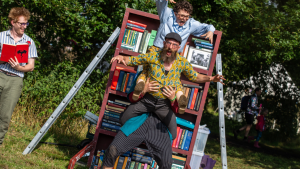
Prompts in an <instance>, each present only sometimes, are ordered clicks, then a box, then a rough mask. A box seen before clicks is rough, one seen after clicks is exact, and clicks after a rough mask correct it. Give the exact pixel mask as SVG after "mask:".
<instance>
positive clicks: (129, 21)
mask: <svg viewBox="0 0 300 169" xmlns="http://www.w3.org/2000/svg"><path fill="white" fill-rule="evenodd" d="M127 22H128V23H132V24H135V25H138V26H142V27H144V28H146V27H147V25H145V24H142V23H139V22H135V21H132V20H127Z"/></svg>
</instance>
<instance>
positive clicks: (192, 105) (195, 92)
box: [190, 88, 198, 110]
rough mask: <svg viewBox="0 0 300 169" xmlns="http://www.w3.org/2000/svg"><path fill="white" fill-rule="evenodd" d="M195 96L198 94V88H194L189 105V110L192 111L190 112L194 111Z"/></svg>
mask: <svg viewBox="0 0 300 169" xmlns="http://www.w3.org/2000/svg"><path fill="white" fill-rule="evenodd" d="M197 94H198V88H194V95H193V98H192V103H191V107H190V109H192V110H194V106H195V101H196V97H197Z"/></svg>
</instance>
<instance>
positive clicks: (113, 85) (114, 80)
mask: <svg viewBox="0 0 300 169" xmlns="http://www.w3.org/2000/svg"><path fill="white" fill-rule="evenodd" d="M119 75H120V70H117V69H115V72H114V76H113V78H112V82H111V86H110V88H111V89H112V90H116V88H117V84H118V79H119Z"/></svg>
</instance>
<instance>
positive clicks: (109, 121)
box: [102, 119, 121, 126]
mask: <svg viewBox="0 0 300 169" xmlns="http://www.w3.org/2000/svg"><path fill="white" fill-rule="evenodd" d="M102 121H103V122H105V123H109V124H113V125H116V126H121V124H120V123H118V122H115V121H111V120H107V119H102Z"/></svg>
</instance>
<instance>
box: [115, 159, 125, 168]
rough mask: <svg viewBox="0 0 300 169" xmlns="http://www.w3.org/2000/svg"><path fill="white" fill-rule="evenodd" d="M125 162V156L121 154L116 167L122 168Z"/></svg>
mask: <svg viewBox="0 0 300 169" xmlns="http://www.w3.org/2000/svg"><path fill="white" fill-rule="evenodd" d="M123 163H124V157H121V156H120V157H119V161H118V165H117V168H116V169H122V166H123Z"/></svg>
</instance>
